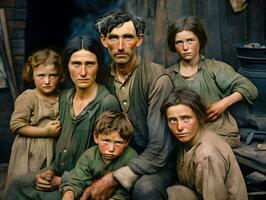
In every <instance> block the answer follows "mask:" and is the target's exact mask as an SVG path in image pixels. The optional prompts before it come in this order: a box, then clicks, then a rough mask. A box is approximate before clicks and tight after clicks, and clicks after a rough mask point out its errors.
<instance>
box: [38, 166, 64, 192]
mask: <svg viewBox="0 0 266 200" xmlns="http://www.w3.org/2000/svg"><path fill="white" fill-rule="evenodd" d="M35 184H36V186H35V187H36V189H37V190H42V191H47V190H51V189H53V188H57V187H59V186H60V184H61V177H59V176H55V175H54V171H53V170H50V169H48V170H45V171H42V172H41V173H39V174H37V175H36V177H35Z"/></svg>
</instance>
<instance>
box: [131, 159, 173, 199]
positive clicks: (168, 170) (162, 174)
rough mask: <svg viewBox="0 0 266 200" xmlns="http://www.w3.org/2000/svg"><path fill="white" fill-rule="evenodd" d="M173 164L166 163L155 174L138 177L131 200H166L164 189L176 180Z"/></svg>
mask: <svg viewBox="0 0 266 200" xmlns="http://www.w3.org/2000/svg"><path fill="white" fill-rule="evenodd" d="M175 171H176V170H175V164H174V162H172V163H168V165H167V166H165V167H164V168H163V169H162V170H161V171H159V172H158V173H157V174H152V175H143V176H142V177H140V178H139V179H138V180H137V181H136V183H135V185H134V187H133V191H132V196H133V200H147V199H151V200H160V199H166V200H167V199H168V196H167V192H166V188H168V187H169V186H170V185H172V184H173V183H174V181H175V180H176V175H175Z"/></svg>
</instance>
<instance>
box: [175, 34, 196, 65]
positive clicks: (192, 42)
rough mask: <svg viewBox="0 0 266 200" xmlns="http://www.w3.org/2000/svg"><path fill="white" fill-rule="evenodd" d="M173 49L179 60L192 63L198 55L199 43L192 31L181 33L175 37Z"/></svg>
mask: <svg viewBox="0 0 266 200" xmlns="http://www.w3.org/2000/svg"><path fill="white" fill-rule="evenodd" d="M175 48H176V51H177V53H178V55H179V56H180V58H181V59H183V60H185V61H192V60H194V59H197V58H198V56H199V53H200V42H199V39H198V37H197V36H196V35H195V34H194V33H193V32H192V31H181V32H179V33H177V34H176V36H175Z"/></svg>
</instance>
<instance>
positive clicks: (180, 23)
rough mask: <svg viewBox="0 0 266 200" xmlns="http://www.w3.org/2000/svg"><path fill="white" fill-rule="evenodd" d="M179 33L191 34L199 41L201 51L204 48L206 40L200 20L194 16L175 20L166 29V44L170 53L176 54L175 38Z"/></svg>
mask: <svg viewBox="0 0 266 200" xmlns="http://www.w3.org/2000/svg"><path fill="white" fill-rule="evenodd" d="M181 31H191V32H193V33H194V34H195V35H196V36H197V37H198V39H199V42H200V49H201V50H202V49H203V48H204V47H205V46H206V44H207V40H208V38H207V34H206V32H205V30H204V27H203V24H202V22H201V20H200V19H199V18H198V17H196V16H188V17H182V18H179V19H177V20H176V21H175V22H174V23H172V24H171V25H170V26H169V27H168V34H167V43H168V47H169V49H170V51H172V52H176V48H175V37H176V34H177V33H179V32H181Z"/></svg>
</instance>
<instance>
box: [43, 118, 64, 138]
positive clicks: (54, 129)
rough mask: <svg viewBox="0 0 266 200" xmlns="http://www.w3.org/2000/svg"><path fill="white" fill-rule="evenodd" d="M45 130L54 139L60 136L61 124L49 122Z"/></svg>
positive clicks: (55, 121)
mask: <svg viewBox="0 0 266 200" xmlns="http://www.w3.org/2000/svg"><path fill="white" fill-rule="evenodd" d="M45 128H46V129H47V132H48V134H49V135H50V136H51V137H56V136H58V135H59V134H60V130H61V124H60V121H59V120H54V121H51V122H49V123H48V124H47V125H46V126H45Z"/></svg>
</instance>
